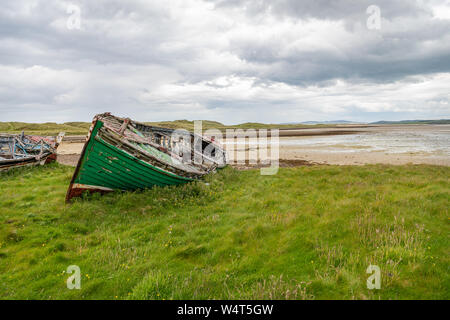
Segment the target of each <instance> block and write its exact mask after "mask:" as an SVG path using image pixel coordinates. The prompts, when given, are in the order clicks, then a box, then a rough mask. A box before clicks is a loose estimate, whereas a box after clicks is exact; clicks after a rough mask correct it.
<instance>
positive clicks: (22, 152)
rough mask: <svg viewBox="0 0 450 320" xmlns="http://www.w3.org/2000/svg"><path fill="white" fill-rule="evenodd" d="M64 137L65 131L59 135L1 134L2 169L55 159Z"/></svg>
mask: <svg viewBox="0 0 450 320" xmlns="http://www.w3.org/2000/svg"><path fill="white" fill-rule="evenodd" d="M63 137H64V133H60V134H59V135H58V136H57V137H41V136H34V135H25V134H24V133H23V132H22V133H21V134H0V171H4V170H9V169H13V168H18V167H24V166H33V165H39V164H41V165H42V164H46V163H49V162H52V161H55V160H56V148H58V145H59V143H60V142H61V140H62V138H63Z"/></svg>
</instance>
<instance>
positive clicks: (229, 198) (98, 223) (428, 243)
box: [0, 164, 450, 299]
mask: <svg viewBox="0 0 450 320" xmlns="http://www.w3.org/2000/svg"><path fill="white" fill-rule="evenodd" d="M72 172H73V168H71V167H65V166H61V165H58V164H52V165H49V166H46V167H40V168H33V169H23V170H18V171H12V172H9V173H2V174H0V299H18V298H21V299H61V298H67V299H178V298H182V299H213V298H225V299H237V298H251V299H266V298H267V299H328V298H330V299H391V298H392V299H413V298H421V299H449V298H450V281H449V265H450V261H449V253H450V252H449V248H450V245H449V231H450V220H449V215H448V208H449V204H450V203H449V197H450V188H449V177H450V168H448V167H433V166H424V165H420V166H381V165H380V166H361V167H356V166H347V167H337V166H312V167H299V168H281V169H280V171H279V173H278V174H277V175H274V176H261V175H259V171H257V170H249V171H236V170H233V169H232V168H226V169H224V170H222V171H220V172H218V173H216V174H213V175H211V176H209V177H207V178H206V180H205V181H206V182H208V183H209V185H207V184H205V183H204V182H198V183H193V184H190V185H185V186H182V187H175V188H155V189H152V190H147V191H143V192H135V193H115V194H110V195H108V196H105V197H99V196H92V197H89V198H87V199H81V200H77V201H76V202H74V203H73V204H70V205H66V204H65V203H64V195H65V191H66V188H67V186H68V183H69V180H70V177H71V175H72ZM370 264H374V265H378V266H379V267H380V268H381V289H380V290H368V289H367V287H366V279H367V277H368V276H369V275H368V274H366V268H367V267H368V266H369V265H370ZM69 265H78V266H79V267H80V268H81V272H82V281H81V290H69V289H67V288H66V279H67V278H68V275H67V274H66V273H65V270H66V268H67V267H68V266H69Z"/></svg>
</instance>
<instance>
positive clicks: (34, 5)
mask: <svg viewBox="0 0 450 320" xmlns="http://www.w3.org/2000/svg"><path fill="white" fill-rule="evenodd" d="M374 6H375V7H374ZM378 9H379V12H380V19H377V17H378V11H377V10H378ZM105 111H111V112H113V113H114V114H117V115H123V116H128V117H131V118H134V119H136V120H141V121H158V120H175V119H189V120H193V119H210V120H217V121H221V122H224V123H227V124H231V123H241V122H248V121H257V122H271V123H284V122H302V121H309V120H322V121H323V120H336V119H347V120H353V121H376V120H382V119H383V120H399V119H439V118H450V0H436V1H435V0H422V1H419V0H418V1H413V0H397V1H395V0H369V1H365V0H328V1H325V0H311V1H298V0H280V1H272V0H255V1H246V0H242V1H240V0H174V1H172V0H165V1H162V0H161V1H156V0H155V1H144V0H122V1H119V0H96V1H92V0H72V1H56V0H3V1H2V2H1V5H0V121H27V122H44V121H55V122H65V121H77V120H80V121H89V120H91V119H92V117H93V115H95V114H96V113H100V112H105Z"/></svg>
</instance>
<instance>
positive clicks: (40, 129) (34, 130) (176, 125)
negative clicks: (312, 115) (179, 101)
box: [0, 120, 333, 136]
mask: <svg viewBox="0 0 450 320" xmlns="http://www.w3.org/2000/svg"><path fill="white" fill-rule="evenodd" d="M146 123H147V124H149V125H153V126H160V127H166V128H172V129H186V130H189V131H194V122H193V121H188V120H175V121H162V122H146ZM90 125H91V123H90V122H66V123H62V124H58V123H53V122H47V123H25V122H0V133H1V132H3V133H21V132H22V131H25V133H26V134H37V135H49V136H55V135H57V134H58V133H60V132H65V133H66V135H85V134H87V133H88V131H89V127H90ZM202 127H203V130H208V129H218V130H221V131H224V130H226V129H244V130H247V129H275V128H280V129H281V128H284V129H289V128H311V127H333V126H332V125H328V126H325V125H314V126H311V125H298V124H295V125H294V124H290V125H280V124H265V123H242V124H238V125H230V126H227V125H224V124H222V123H220V122H216V121H208V120H203V122H202Z"/></svg>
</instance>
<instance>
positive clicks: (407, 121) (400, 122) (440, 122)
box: [370, 119, 450, 124]
mask: <svg viewBox="0 0 450 320" xmlns="http://www.w3.org/2000/svg"><path fill="white" fill-rule="evenodd" d="M370 124H450V119H440V120H401V121H377V122H371V123H370Z"/></svg>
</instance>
